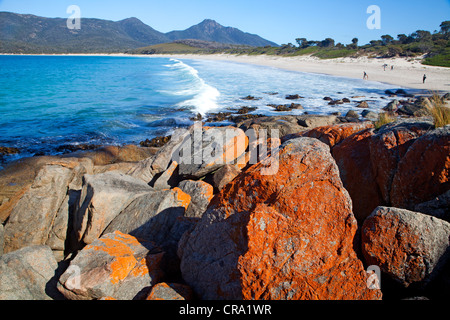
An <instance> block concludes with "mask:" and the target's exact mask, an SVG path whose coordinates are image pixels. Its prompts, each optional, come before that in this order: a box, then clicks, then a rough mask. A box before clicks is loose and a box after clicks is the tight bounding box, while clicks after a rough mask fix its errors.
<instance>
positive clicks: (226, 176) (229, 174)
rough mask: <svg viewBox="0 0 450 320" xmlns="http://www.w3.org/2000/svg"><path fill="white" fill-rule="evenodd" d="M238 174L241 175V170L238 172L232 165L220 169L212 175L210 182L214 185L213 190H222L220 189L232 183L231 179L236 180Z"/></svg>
mask: <svg viewBox="0 0 450 320" xmlns="http://www.w3.org/2000/svg"><path fill="white" fill-rule="evenodd" d="M239 173H241V170H239V169H238V168H237V167H236V166H234V165H226V166H224V167H222V168H220V169H219V170H217V171H216V172H215V173H214V175H213V179H212V180H213V183H214V185H213V186H214V188H216V189H217V190H218V191H220V190H222V188H223V187H225V186H226V185H227V184H228V183H230V182H231V181H233V179H234V178H236V177H237V176H238V175H239Z"/></svg>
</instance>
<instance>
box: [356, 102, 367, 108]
mask: <svg viewBox="0 0 450 320" xmlns="http://www.w3.org/2000/svg"><path fill="white" fill-rule="evenodd" d="M356 107H357V108H368V107H369V104H368V103H367V101H361V102H360V103H359V104H358V105H357V106H356Z"/></svg>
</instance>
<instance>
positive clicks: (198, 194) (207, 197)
mask: <svg viewBox="0 0 450 320" xmlns="http://www.w3.org/2000/svg"><path fill="white" fill-rule="evenodd" d="M178 188H180V189H181V190H183V192H185V193H187V194H188V195H190V196H191V203H190V204H189V207H188V209H187V211H186V213H185V216H186V217H190V218H201V217H202V216H203V214H204V213H205V211H206V209H207V208H208V205H209V202H210V201H211V199H212V197H213V194H214V188H213V186H212V185H210V184H209V183H207V182H204V181H193V180H184V181H181V182H180V184H179V185H178Z"/></svg>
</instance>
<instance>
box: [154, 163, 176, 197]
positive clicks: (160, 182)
mask: <svg viewBox="0 0 450 320" xmlns="http://www.w3.org/2000/svg"><path fill="white" fill-rule="evenodd" d="M178 171H179V170H178V163H177V162H176V161H172V163H171V164H170V166H169V168H167V170H166V171H164V172H163V173H162V174H161V175H159V176H158V178H157V179H156V180H155V182H153V184H152V183H150V185H152V187H153V188H155V189H160V190H162V189H170V188H173V187H176V186H177V184H178V182H179V179H180V178H179V172H178Z"/></svg>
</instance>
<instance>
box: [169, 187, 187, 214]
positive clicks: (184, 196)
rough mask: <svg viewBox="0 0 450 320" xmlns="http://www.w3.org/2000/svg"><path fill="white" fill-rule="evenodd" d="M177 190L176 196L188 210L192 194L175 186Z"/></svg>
mask: <svg viewBox="0 0 450 320" xmlns="http://www.w3.org/2000/svg"><path fill="white" fill-rule="evenodd" d="M173 191H174V192H175V198H176V199H177V200H178V201H179V202H180V206H182V207H184V209H186V210H187V208H188V207H189V204H190V203H191V196H190V195H188V194H187V193H185V192H183V191H182V190H181V189H180V188H178V187H176V188H173Z"/></svg>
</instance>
